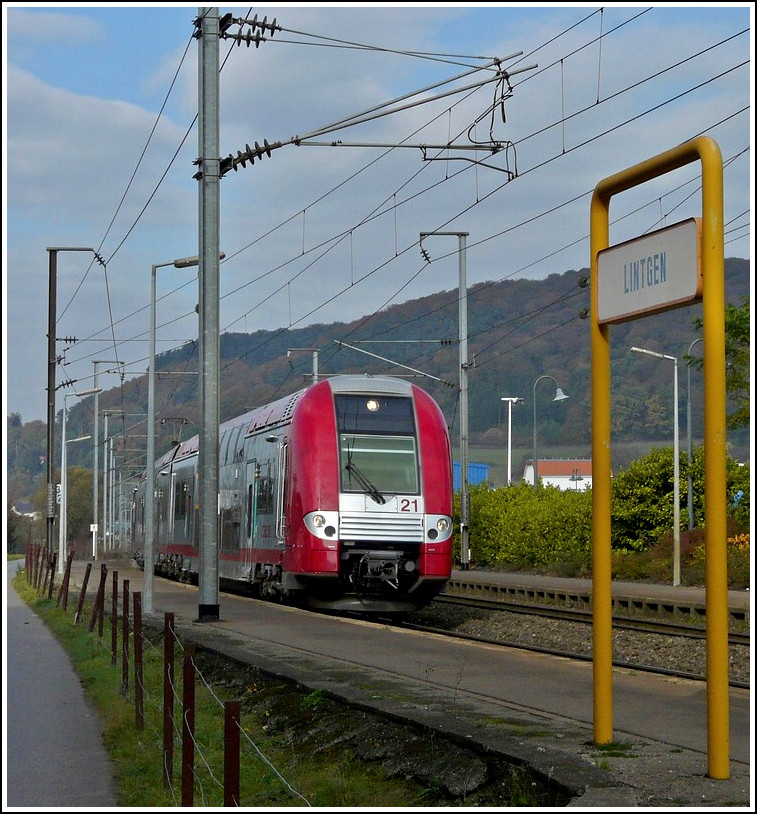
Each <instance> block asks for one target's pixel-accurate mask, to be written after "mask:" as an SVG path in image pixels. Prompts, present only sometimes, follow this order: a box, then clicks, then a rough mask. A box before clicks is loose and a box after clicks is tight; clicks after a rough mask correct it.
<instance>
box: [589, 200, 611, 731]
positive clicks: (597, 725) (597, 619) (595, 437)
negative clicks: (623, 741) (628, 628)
mask: <svg viewBox="0 0 757 814" xmlns="http://www.w3.org/2000/svg"><path fill="white" fill-rule="evenodd" d="M609 221H610V199H609V196H607V195H605V194H603V193H602V191H601V190H600V189H599V187H597V189H596V190H595V191H594V196H593V197H592V201H591V314H592V316H591V404H592V411H591V420H592V433H591V471H592V484H591V500H592V569H591V571H592V614H593V653H594V658H593V670H594V741H595V742H596V743H597V744H600V745H602V744H607V743H610V741H612V559H611V553H612V548H611V545H610V533H611V514H610V498H611V488H612V485H611V473H612V468H611V457H610V335H609V328H608V327H607V326H606V325H599V323H598V321H597V313H598V309H597V297H598V291H599V286H598V285H597V272H598V260H597V258H598V254H599V252H600V251H601V250H602V249H605V248H607V246H608V243H609V233H610V227H609Z"/></svg>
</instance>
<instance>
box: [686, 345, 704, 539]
mask: <svg viewBox="0 0 757 814" xmlns="http://www.w3.org/2000/svg"><path fill="white" fill-rule="evenodd" d="M702 341H703V340H702V338H701V337H700V338H699V339H695V340H694V341H693V342H692V343H691V344H690V345H689V352H688V354H687V356H689V357H690V356H691V349H692V348H693V347H694V345H696V343H697V342H702ZM686 377H687V380H688V381H687V388H686V457H687V459H688V461H689V470H688V477H687V481H688V495H687V497H688V500H687V504H686V505H687V508H688V510H689V531H691V530H692V529H693V528H694V491H693V487H692V482H691V463H692V454H691V359H687V360H686Z"/></svg>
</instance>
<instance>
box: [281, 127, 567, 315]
mask: <svg viewBox="0 0 757 814" xmlns="http://www.w3.org/2000/svg"><path fill="white" fill-rule="evenodd" d="M574 115H575V114H574ZM574 149H576V148H574ZM395 211H396V210H395ZM501 234H503V233H502V232H500V233H498V235H501ZM494 237H495V236H490V237H489V239H494ZM379 268H381V267H379ZM300 273H301V272H300ZM316 310H317V309H316ZM310 313H311V314H312V313H313V311H311V312H310ZM300 321H301V320H300ZM298 322H299V321H298ZM294 324H297V322H295V323H294Z"/></svg>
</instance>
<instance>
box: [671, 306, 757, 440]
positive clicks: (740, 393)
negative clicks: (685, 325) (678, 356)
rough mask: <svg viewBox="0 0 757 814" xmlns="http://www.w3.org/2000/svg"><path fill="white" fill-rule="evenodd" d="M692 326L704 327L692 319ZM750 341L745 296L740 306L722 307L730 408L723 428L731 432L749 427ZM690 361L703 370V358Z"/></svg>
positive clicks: (693, 358) (701, 321)
mask: <svg viewBox="0 0 757 814" xmlns="http://www.w3.org/2000/svg"><path fill="white" fill-rule="evenodd" d="M694 326H695V328H696V329H697V330H698V331H701V330H702V329H703V327H704V322H703V320H702V319H695V320H694ZM750 339H751V312H750V307H749V297H748V296H747V295H744V296H743V297H742V298H741V304H740V305H731V304H729V305H726V307H725V389H726V393H727V395H728V400H729V402H730V406H731V408H732V409H731V411H730V412H729V413H728V415H727V416H726V426H727V427H728V429H731V430H738V429H742V428H744V427H748V426H749V419H750V407H749V397H750V387H749V367H750V362H751V358H750V350H751V349H750ZM686 358H687V359H689V357H686ZM690 362H691V364H692V365H695V366H696V367H702V358H697V357H693V356H692V357H690Z"/></svg>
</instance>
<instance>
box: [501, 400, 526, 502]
mask: <svg viewBox="0 0 757 814" xmlns="http://www.w3.org/2000/svg"><path fill="white" fill-rule="evenodd" d="M500 401H506V402H507V485H508V486H510V484H511V483H512V438H513V421H512V418H513V404H523V399H522V398H518V397H517V396H503V397H502V398H501V399H500Z"/></svg>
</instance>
